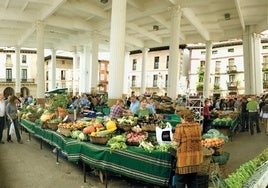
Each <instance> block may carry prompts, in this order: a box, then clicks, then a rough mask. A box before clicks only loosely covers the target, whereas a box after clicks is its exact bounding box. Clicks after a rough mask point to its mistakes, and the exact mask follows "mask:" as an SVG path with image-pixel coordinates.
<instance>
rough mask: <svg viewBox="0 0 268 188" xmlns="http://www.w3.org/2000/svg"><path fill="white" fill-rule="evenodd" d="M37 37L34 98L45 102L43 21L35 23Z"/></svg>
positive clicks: (39, 101)
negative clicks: (36, 68) (36, 69)
mask: <svg viewBox="0 0 268 188" xmlns="http://www.w3.org/2000/svg"><path fill="white" fill-rule="evenodd" d="M36 38H37V62H36V66H37V67H38V72H37V74H38V75H37V76H36V85H37V89H36V99H37V103H38V104H44V102H45V66H44V23H43V22H42V21H38V22H37V23H36Z"/></svg>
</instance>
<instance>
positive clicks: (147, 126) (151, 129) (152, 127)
mask: <svg viewBox="0 0 268 188" xmlns="http://www.w3.org/2000/svg"><path fill="white" fill-rule="evenodd" d="M155 128H156V125H155V124H145V123H143V124H142V125H141V129H142V130H143V131H148V132H155Z"/></svg>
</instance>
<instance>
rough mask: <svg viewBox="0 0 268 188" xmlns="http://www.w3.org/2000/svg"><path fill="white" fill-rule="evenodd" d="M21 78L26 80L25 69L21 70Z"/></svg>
mask: <svg viewBox="0 0 268 188" xmlns="http://www.w3.org/2000/svg"><path fill="white" fill-rule="evenodd" d="M21 80H22V81H25V82H26V81H27V69H22V70H21Z"/></svg>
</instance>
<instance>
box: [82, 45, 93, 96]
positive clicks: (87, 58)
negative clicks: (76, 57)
mask: <svg viewBox="0 0 268 188" xmlns="http://www.w3.org/2000/svg"><path fill="white" fill-rule="evenodd" d="M90 65H91V48H90V47H89V46H87V45H84V47H83V53H82V56H81V62H80V84H81V85H80V89H81V90H80V92H81V93H89V92H90V85H91V84H90V68H91V67H90Z"/></svg>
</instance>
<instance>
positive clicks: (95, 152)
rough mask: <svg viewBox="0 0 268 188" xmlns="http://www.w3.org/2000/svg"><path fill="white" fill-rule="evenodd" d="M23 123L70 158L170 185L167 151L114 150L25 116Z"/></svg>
mask: <svg viewBox="0 0 268 188" xmlns="http://www.w3.org/2000/svg"><path fill="white" fill-rule="evenodd" d="M21 124H22V126H23V127H25V128H26V129H27V130H28V129H29V130H31V131H30V132H31V133H33V134H34V135H35V136H37V137H39V138H41V139H42V140H44V141H46V142H48V143H49V144H51V145H53V146H55V147H57V148H59V149H61V150H62V152H63V153H64V154H65V155H66V156H67V158H68V160H70V161H78V160H82V161H83V162H85V163H86V164H88V165H90V166H92V167H96V168H99V169H102V170H106V171H111V172H114V173H117V174H121V175H124V176H127V177H130V178H133V179H137V180H141V181H144V182H148V183H151V184H154V185H160V186H167V185H168V184H169V179H170V175H171V173H172V167H171V163H172V156H171V155H170V154H169V153H165V152H157V151H154V152H151V153H149V152H148V151H145V150H143V149H142V148H138V147H133V146H129V147H128V148H127V149H126V150H114V151H112V152H111V151H110V148H109V147H107V146H105V145H98V144H92V143H90V142H80V141H78V140H74V139H72V138H68V137H65V136H62V135H61V134H59V133H58V132H55V131H52V130H48V129H42V128H41V127H40V126H38V125H35V124H34V123H31V122H29V121H26V120H24V119H22V120H21Z"/></svg>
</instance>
